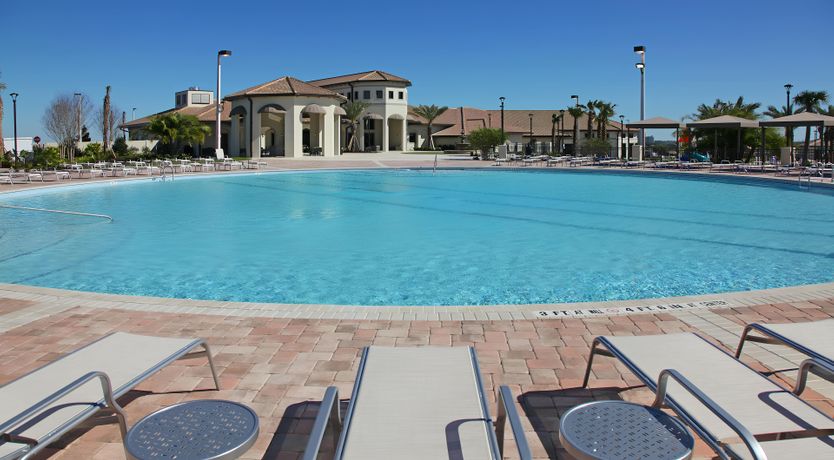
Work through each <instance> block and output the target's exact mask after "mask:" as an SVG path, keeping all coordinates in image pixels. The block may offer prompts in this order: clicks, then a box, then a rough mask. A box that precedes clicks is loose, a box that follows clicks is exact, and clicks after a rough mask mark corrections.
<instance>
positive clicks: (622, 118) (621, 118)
mask: <svg viewBox="0 0 834 460" xmlns="http://www.w3.org/2000/svg"><path fill="white" fill-rule="evenodd" d="M624 119H625V115H620V123H622V122H623V120H624Z"/></svg>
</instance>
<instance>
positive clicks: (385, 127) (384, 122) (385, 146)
mask: <svg viewBox="0 0 834 460" xmlns="http://www.w3.org/2000/svg"><path fill="white" fill-rule="evenodd" d="M379 124H380V125H382V145H381V146H380V147H382V151H383V152H387V151H388V118H383V119H382V121H380V123H379Z"/></svg>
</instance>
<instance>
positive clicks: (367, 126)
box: [365, 118, 374, 131]
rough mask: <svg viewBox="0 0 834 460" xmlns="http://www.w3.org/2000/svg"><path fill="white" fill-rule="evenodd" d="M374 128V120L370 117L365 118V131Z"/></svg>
mask: <svg viewBox="0 0 834 460" xmlns="http://www.w3.org/2000/svg"><path fill="white" fill-rule="evenodd" d="M373 130H374V121H373V120H372V119H370V118H366V119H365V131H373Z"/></svg>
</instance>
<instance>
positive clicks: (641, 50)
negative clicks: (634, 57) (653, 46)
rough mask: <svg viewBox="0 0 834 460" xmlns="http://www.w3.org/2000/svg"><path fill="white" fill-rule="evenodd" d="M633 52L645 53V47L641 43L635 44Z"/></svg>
mask: <svg viewBox="0 0 834 460" xmlns="http://www.w3.org/2000/svg"><path fill="white" fill-rule="evenodd" d="M634 52H635V53H637V54H646V47H645V46H643V45H637V46H635V47H634Z"/></svg>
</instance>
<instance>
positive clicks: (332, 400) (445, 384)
mask: <svg viewBox="0 0 834 460" xmlns="http://www.w3.org/2000/svg"><path fill="white" fill-rule="evenodd" d="M506 420H509V421H510V426H511V428H512V431H513V435H514V436H515V442H516V446H517V448H518V451H519V456H520V458H521V459H522V460H526V459H529V458H531V455H530V449H529V448H528V446H527V441H526V439H525V438H524V429H523V427H522V426H521V422H520V420H519V418H518V413H517V412H516V410H515V405H514V403H513V396H512V393H511V392H510V389H509V388H508V387H506V386H502V387H501V388H500V391H499V394H498V417H497V419H496V420H494V421H493V419H492V417H491V416H490V414H489V406H488V403H487V400H486V395H485V391H484V387H483V383H482V382H481V374H480V370H479V368H478V360H477V357H476V356H475V350H474V349H472V348H464V347H452V348H448V347H446V348H439V347H419V348H389V347H369V348H366V349H365V350H364V351H363V353H362V359H361V361H360V363H359V371H358V374H357V376H356V383H355V384H354V387H353V394H352V396H351V398H350V405H349V406H348V409H347V413H346V414H345V417H344V420H342V419H341V416H340V413H339V394H338V391H337V389H336V387H330V388H328V389H327V392H326V393H325V396H324V399H323V400H322V405H321V407H320V408H319V412H318V415H317V416H316V420H315V424H314V426H313V432H312V434H311V435H310V440H309V442H308V444H307V449H306V451H305V453H304V457H303V458H304V460H314V459H316V458H317V457H318V454H319V450H320V447H321V443H322V440H323V439H324V435H325V430H326V428H328V427H330V428H332V429H334V430H336V431H338V432H339V435H338V437H336V435H335V434H334V439H337V441H336V442H335V443H334V444H335V445H334V446H333V449H334V451H335V455H334V457H333V458H335V459H362V460H376V459H379V460H389V459H398V460H408V459H419V460H423V459H439V458H453V459H455V458H477V459H500V458H502V453H503V449H504V443H503V437H504V436H503V433H504V424H505V422H506ZM493 422H494V424H493Z"/></svg>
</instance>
